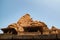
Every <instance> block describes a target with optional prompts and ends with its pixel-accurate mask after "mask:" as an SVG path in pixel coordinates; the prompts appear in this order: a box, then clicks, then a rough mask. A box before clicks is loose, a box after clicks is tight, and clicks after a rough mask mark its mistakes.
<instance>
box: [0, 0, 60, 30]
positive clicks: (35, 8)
mask: <svg viewBox="0 0 60 40" xmlns="http://www.w3.org/2000/svg"><path fill="white" fill-rule="evenodd" d="M26 13H29V14H30V15H31V17H32V18H33V20H40V21H43V22H45V23H46V24H47V26H48V27H49V28H51V26H56V28H60V25H59V24H60V21H59V20H60V0H0V29H1V28H5V27H7V26H8V25H9V24H12V23H15V22H17V21H18V20H19V19H20V17H21V16H23V15H24V14H26ZM0 31H1V30H0Z"/></svg>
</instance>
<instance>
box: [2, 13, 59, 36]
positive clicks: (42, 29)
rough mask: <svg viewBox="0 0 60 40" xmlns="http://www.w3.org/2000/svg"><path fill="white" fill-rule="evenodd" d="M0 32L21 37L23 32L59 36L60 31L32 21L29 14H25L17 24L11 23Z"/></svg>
mask: <svg viewBox="0 0 60 40" xmlns="http://www.w3.org/2000/svg"><path fill="white" fill-rule="evenodd" d="M1 30H2V31H3V32H4V33H6V34H16V35H21V33H22V34H24V33H23V32H30V33H32V32H38V33H39V34H40V35H41V34H43V35H44V34H46V35H48V34H60V29H57V28H55V27H54V26H52V28H51V29H49V28H48V27H47V25H46V24H45V23H44V22H41V21H37V20H36V21H34V20H33V19H32V18H31V17H30V15H29V14H25V15H24V16H22V17H21V18H20V19H19V20H18V22H17V23H12V24H10V25H8V27H7V28H2V29H1Z"/></svg>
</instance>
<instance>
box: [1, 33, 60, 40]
mask: <svg viewBox="0 0 60 40" xmlns="http://www.w3.org/2000/svg"><path fill="white" fill-rule="evenodd" d="M25 39H26V40H59V39H60V34H49V35H41V34H40V33H39V32H24V33H20V34H18V35H14V34H0V40H25Z"/></svg>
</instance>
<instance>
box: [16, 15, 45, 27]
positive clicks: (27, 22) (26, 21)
mask: <svg viewBox="0 0 60 40" xmlns="http://www.w3.org/2000/svg"><path fill="white" fill-rule="evenodd" d="M17 23H18V24H19V25H20V26H46V24H45V23H44V22H41V21H37V20H36V21H34V20H32V18H31V17H30V15H29V14H25V15H24V16H22V17H21V18H20V19H19V20H18V22H17Z"/></svg>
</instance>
